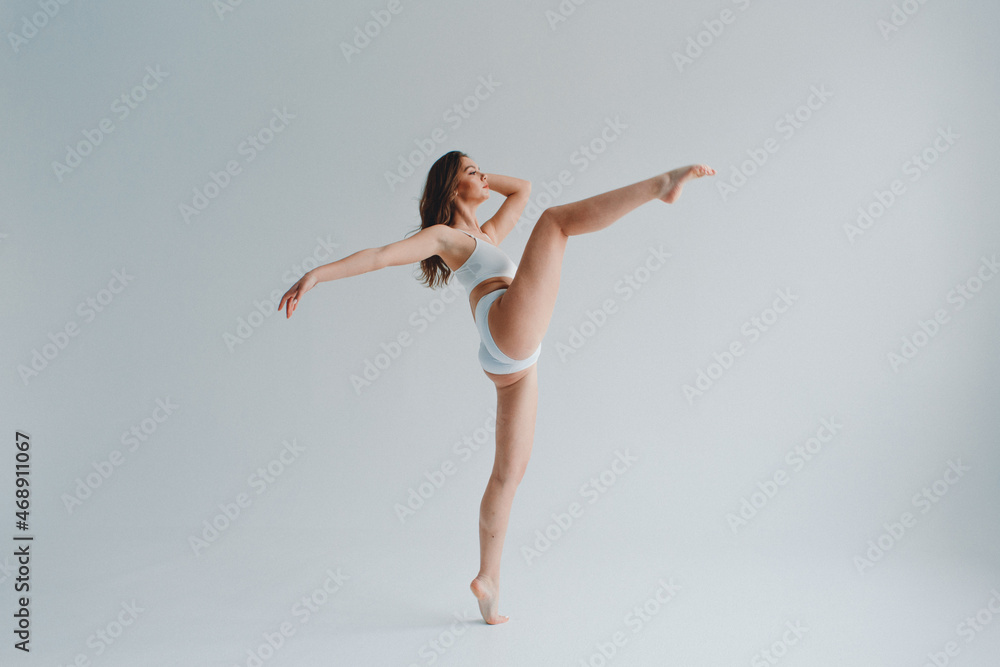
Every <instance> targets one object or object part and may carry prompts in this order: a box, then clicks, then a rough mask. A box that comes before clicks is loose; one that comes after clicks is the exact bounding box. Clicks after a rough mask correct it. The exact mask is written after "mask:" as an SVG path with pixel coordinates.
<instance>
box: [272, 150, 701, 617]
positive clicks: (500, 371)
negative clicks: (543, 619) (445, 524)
mask: <svg viewBox="0 0 1000 667" xmlns="http://www.w3.org/2000/svg"><path fill="white" fill-rule="evenodd" d="M714 173H715V170H714V169H712V168H710V167H706V166H704V165H693V166H688V167H682V168H680V169H675V170H673V171H670V172H667V173H665V174H661V175H659V176H654V177H653V178H650V179H647V180H645V181H641V182H638V183H634V184H632V185H629V186H626V187H623V188H619V189H617V190H612V191H611V192H606V193H604V194H601V195H597V196H594V197H590V198H588V199H584V200H582V201H579V202H574V203H571V204H564V205H561V206H554V207H552V208H549V209H546V210H545V211H544V212H543V213H542V215H541V217H539V219H538V222H537V223H535V227H534V229H533V230H532V232H531V236H530V237H529V238H528V242H527V245H526V246H525V248H524V253H523V254H522V255H521V264H520V266H516V265H515V264H514V263H513V262H511V261H510V259H508V257H507V256H506V255H505V254H504V253H503V251H502V250H500V249H499V248H498V247H497V246H498V245H499V244H500V242H501V241H503V240H504V238H505V237H506V236H507V234H509V233H510V231H511V230H512V229H513V228H514V225H515V224H516V223H517V221H518V219H519V218H520V217H521V212H522V211H523V210H524V207H525V205H526V204H527V203H528V196H529V194H530V192H531V184H530V183H529V182H528V181H524V180H521V179H518V178H512V177H510V176H500V175H497V174H485V173H483V172H481V171H480V170H479V167H478V166H477V165H476V164H475V163H474V162H473V161H472V160H471V159H470V158H469V157H468V156H467V155H465V154H464V153H461V152H459V151H452V152H450V153H447V154H445V155H444V156H442V157H441V158H439V159H438V160H437V162H435V163H434V165H433V166H432V167H431V169H430V172H429V173H428V175H427V183H426V184H425V186H424V192H423V195H422V196H421V199H420V218H421V225H420V227H421V228H420V230H419V231H417V233H416V234H414V235H413V236H411V237H409V238H406V239H404V240H402V241H397V242H395V243H390V244H389V245H386V246H382V247H380V248H367V249H365V250H360V251H358V252H356V253H354V254H353V255H349V256H347V257H345V258H343V259H340V260H337V261H336V262H333V263H331V264H326V265H325V266H320V267H318V268H316V269H313V270H312V271H309V272H308V273H306V274H305V275H304V276H303V277H302V279H301V280H299V281H298V282H297V283H295V284H294V285H292V286H291V287H290V288H289V290H288V292H286V293H285V295H284V296H283V297H281V302H280V303H279V305H278V309H279V310H281V309H282V308H286V309H287V310H286V318H288V317H291V316H292V313H294V312H295V309H296V307H298V304H299V302H300V301H301V300H302V296H303V295H304V294H305V293H306V292H308V291H309V290H310V289H312V288H313V287H314V286H315V285H316V283H319V282H323V281H327V280H337V279H339V278H347V277H349V276H355V275H358V274H361V273H367V272H369V271H374V270H375V269H381V268H385V267H387V266H399V265H402V264H411V263H413V262H420V268H421V271H422V273H423V282H425V283H426V284H427V285H428V286H429V287H437V286H438V285H441V284H443V283H445V282H447V280H448V279H449V278H450V276H451V274H452V273H454V274H455V275H456V277H457V278H458V280H459V282H460V283H462V285H463V286H464V287H465V288H466V290H467V291H468V292H469V306H470V308H471V309H472V313H473V318H474V319H475V322H476V328H477V329H478V331H479V335H480V338H481V341H482V342H481V345H480V348H479V361H480V364H481V365H482V367H483V372H484V373H486V376H487V377H489V379H490V380H492V381H493V383H494V384H495V385H496V389H497V420H496V421H497V426H496V454H495V458H494V461H493V473H492V475H491V476H490V480H489V483H488V484H487V485H486V493H485V494H484V495H483V500H482V504H481V505H480V510H479V511H480V518H479V549H480V561H479V574H478V575H476V578H475V579H473V580H472V583H471V584H470V587H471V588H472V592H473V593H474V594H475V596H476V599H477V600H478V601H479V610H480V612H481V613H482V615H483V619H484V620H485V621H486V622H487V623H490V624H495V623H504V622H506V621H507V620H508V617H507V616H501V615H500V614H499V613H498V612H497V602H498V600H499V590H500V589H499V585H500V556H501V553H502V551H503V542H504V536H505V535H506V533H507V520H508V519H509V518H510V511H511V505H512V504H513V501H514V492H515V491H516V489H517V486H518V484H519V483H520V481H521V478H522V476H523V475H524V471H525V469H526V467H527V465H528V458H529V457H530V456H531V446H532V442H533V440H534V432H535V411H536V406H537V401H538V382H537V380H538V376H537V368H538V367H537V365H536V363H535V362H536V360H537V359H538V356H539V353H540V351H541V342H542V338H543V337H544V335H545V331H546V329H547V328H548V326H549V320H550V319H551V317H552V311H553V308H554V306H555V302H556V293H557V292H558V290H559V273H560V270H561V267H562V259H563V252H564V251H565V249H566V241H567V239H568V238H569V237H570V236H576V235H578V234H587V233H589V232H596V231H597V230H599V229H604V228H605V227H607V226H609V225H610V224H611V223H613V222H614V221H616V220H618V219H619V218H621V217H622V216H624V215H625V214H626V213H628V212H629V211H631V210H633V209H635V208H637V207H639V206H640V205H642V204H644V203H646V202H648V201H652V200H654V199H660V200H662V201H664V202H667V203H668V204H669V203H673V202H674V201H675V200H676V199H677V198H678V197H679V196H680V194H681V188H682V187H683V186H684V184H685V182H686V181H688V180H690V179H692V178H698V177H700V176H706V175H711V174H714ZM491 188H492V190H493V191H495V192H499V193H500V194H502V195H503V196H504V197H505V198H506V199H505V200H504V202H503V205H501V206H500V208H499V210H497V212H496V214H495V215H494V216H493V217H492V218H490V219H489V220H487V221H486V222H484V223H483V224H482V225H480V224H479V220H478V219H477V218H476V209H477V208H479V205H480V204H482V203H483V202H485V201H486V200H487V199H489V197H490V189H491ZM286 304H287V305H286Z"/></svg>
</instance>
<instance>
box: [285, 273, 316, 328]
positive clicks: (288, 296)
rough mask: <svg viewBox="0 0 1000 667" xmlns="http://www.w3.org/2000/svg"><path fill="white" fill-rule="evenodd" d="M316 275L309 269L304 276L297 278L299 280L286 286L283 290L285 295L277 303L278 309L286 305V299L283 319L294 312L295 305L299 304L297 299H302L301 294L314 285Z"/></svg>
mask: <svg viewBox="0 0 1000 667" xmlns="http://www.w3.org/2000/svg"><path fill="white" fill-rule="evenodd" d="M316 282H317V281H316V277H315V276H314V275H313V273H312V271H309V272H308V273H306V274H305V275H304V276H302V277H301V278H299V281H298V282H297V283H295V284H294V285H292V286H291V287H289V288H288V291H287V292H285V296H283V297H281V303H279V304H278V310H281V309H282V308H285V307H286V304H285V302H286V301H287V302H288V303H287V309H286V311H285V319H286V320H287V319H288V318H289V317H291V316H292V313H294V312H295V307H296V306H298V305H299V301H301V300H302V296H303V295H304V294H305V293H306V292H308V291H309V290H311V289H312V288H313V287H315V286H316Z"/></svg>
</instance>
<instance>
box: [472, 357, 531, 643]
mask: <svg viewBox="0 0 1000 667" xmlns="http://www.w3.org/2000/svg"><path fill="white" fill-rule="evenodd" d="M537 368H538V367H537V366H532V367H531V368H530V369H528V372H527V373H526V374H525V375H524V376H523V377H522V378H521V379H519V380H517V381H516V382H514V383H513V384H510V385H507V386H503V387H501V386H497V428H496V441H497V443H496V455H495V457H494V459H493V472H492V474H491V475H490V481H489V482H488V483H487V485H486V493H484V494H483V501H482V503H481V504H480V506H479V574H478V575H476V578H475V579H473V580H472V583H471V584H470V588H471V589H472V592H473V594H474V595H475V596H476V599H477V600H478V601H479V611H480V612H481V613H482V615H483V620H485V621H486V622H487V623H490V624H495V623H505V622H506V621H507V620H508V617H507V616H501V615H500V614H499V612H498V611H497V606H498V602H499V599H500V556H501V554H502V553H503V543H504V537H505V536H506V535H507V522H508V520H509V519H510V510H511V506H512V505H513V503H514V493H515V491H517V487H518V484H520V483H521V479H522V478H523V477H524V471H525V470H526V469H527V467H528V459H529V458H531V447H532V443H533V442H534V438H535V414H536V411H537V406H538V372H537Z"/></svg>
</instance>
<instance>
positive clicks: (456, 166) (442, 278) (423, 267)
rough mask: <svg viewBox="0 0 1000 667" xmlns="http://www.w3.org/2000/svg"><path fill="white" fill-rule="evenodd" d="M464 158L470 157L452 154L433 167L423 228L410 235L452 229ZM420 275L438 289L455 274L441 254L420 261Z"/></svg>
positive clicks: (423, 210) (422, 206)
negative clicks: (431, 229)
mask: <svg viewBox="0 0 1000 667" xmlns="http://www.w3.org/2000/svg"><path fill="white" fill-rule="evenodd" d="M463 157H468V155H466V154H465V153H463V152H462V151H451V152H449V153H445V154H444V155H442V156H441V157H439V158H438V159H437V162H435V163H434V164H433V165H431V169H430V171H429V172H427V182H426V183H425V184H424V192H423V194H422V195H420V227H419V229H414V230H413V231H412V232H410V233H409V234H407V236H409V235H410V234H415V233H416V232H418V231H420V230H421V229H427V228H428V227H432V226H434V225H447V226H449V227H450V226H451V216H452V213H453V212H454V210H455V208H454V206H453V203H454V200H455V190H456V188H457V187H458V182H459V180H461V177H462V170H461V167H462V158H463ZM420 273H421V278H420V282H422V283H424V284H425V285H427V286H428V287H430V288H432V289H436V288H438V287H440V286H442V285H445V284H446V283H447V282H448V279H449V278H450V277H451V273H452V271H451V269H449V268H448V265H447V264H445V263H444V260H443V259H441V257H440V256H439V255H433V256H431V257H428V258H427V259H424V260H421V261H420Z"/></svg>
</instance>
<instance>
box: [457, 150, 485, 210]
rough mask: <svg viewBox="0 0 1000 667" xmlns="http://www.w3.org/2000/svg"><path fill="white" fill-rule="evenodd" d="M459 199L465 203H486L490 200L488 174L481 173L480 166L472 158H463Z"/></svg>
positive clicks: (459, 182)
mask: <svg viewBox="0 0 1000 667" xmlns="http://www.w3.org/2000/svg"><path fill="white" fill-rule="evenodd" d="M458 198H459V199H462V200H465V201H472V202H484V201H486V200H487V199H489V198H490V188H489V185H488V184H487V183H486V174H484V173H483V172H481V171H479V165H477V164H476V163H475V162H473V161H472V159H471V158H467V157H463V158H462V167H461V173H460V174H459V181H458Z"/></svg>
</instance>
